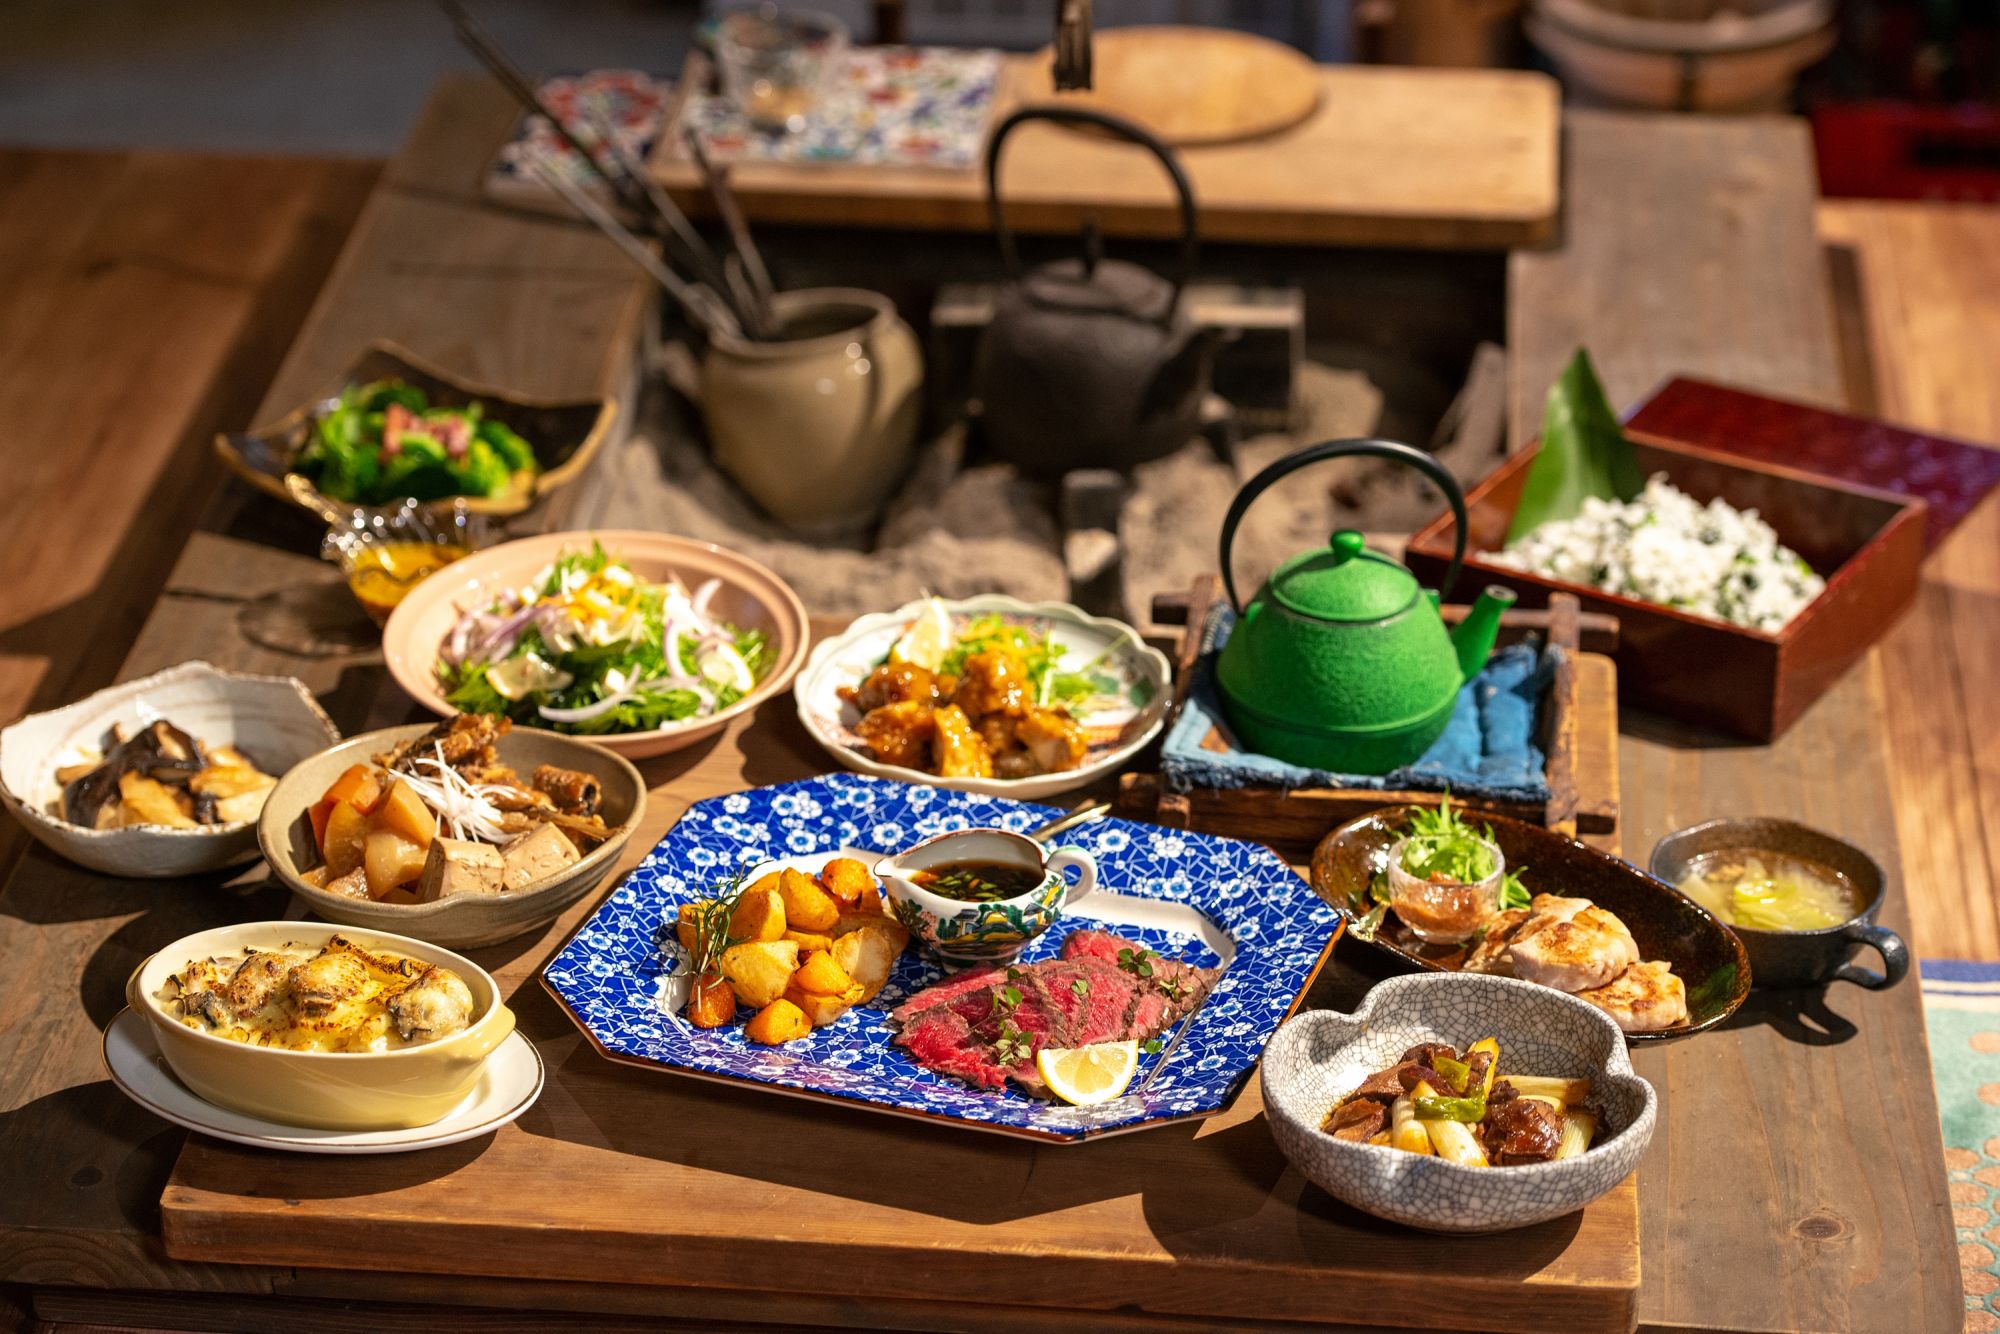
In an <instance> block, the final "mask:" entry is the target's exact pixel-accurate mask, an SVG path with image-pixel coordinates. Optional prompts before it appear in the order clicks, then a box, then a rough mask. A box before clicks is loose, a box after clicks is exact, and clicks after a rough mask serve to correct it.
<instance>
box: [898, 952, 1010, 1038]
mask: <svg viewBox="0 0 2000 1334" xmlns="http://www.w3.org/2000/svg"><path fill="white" fill-rule="evenodd" d="M999 971H1000V970H999V969H998V968H995V967H992V966H990V965H989V966H987V967H982V968H968V969H967V970H966V971H964V972H962V973H954V974H953V975H952V976H950V977H947V978H946V979H945V980H944V981H942V982H939V983H937V984H936V985H935V986H928V987H925V988H924V989H923V990H922V991H919V992H918V993H917V994H916V995H914V996H912V997H910V998H909V999H908V1000H906V1001H904V1002H903V1003H902V1004H901V1005H898V1006H897V1007H896V1008H895V1009H894V1010H891V1011H890V1012H889V1022H890V1023H892V1024H907V1023H909V1022H910V1020H911V1019H912V1018H914V1017H915V1016H916V1015H917V1013H918V1012H919V1011H922V1010H927V1009H929V1008H930V1007H931V1006H933V1005H942V1004H944V1003H945V1002H946V1001H948V1000H952V999H953V998H955V997H958V996H962V995H964V994H965V993H966V992H968V991H977V990H979V988H981V987H983V986H985V985H987V984H988V983H989V982H991V981H992V979H993V977H994V976H995V975H996V974H997V973H999Z"/></svg>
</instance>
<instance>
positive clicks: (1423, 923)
mask: <svg viewBox="0 0 2000 1334" xmlns="http://www.w3.org/2000/svg"><path fill="white" fill-rule="evenodd" d="M1489 834H1490V831H1489ZM1507 879H1508V877H1507V858H1506V856H1505V854H1503V853H1502V852H1501V851H1500V845H1499V844H1498V843H1495V842H1494V841H1493V839H1492V838H1491V837H1490V836H1482V835H1481V834H1479V833H1478V832H1477V831H1475V830H1474V829H1473V828H1472V826H1470V825H1468V824H1466V823H1465V821H1463V820H1461V819H1460V818H1459V816H1458V813H1457V812H1456V811H1454V810H1453V809H1452V808H1451V803H1450V801H1449V800H1447V801H1446V802H1445V803H1444V805H1442V806H1441V807H1439V809H1437V810H1436V811H1430V810H1420V811H1418V812H1416V813H1415V814H1414V815H1413V816H1412V817H1411V820H1410V832H1409V834H1407V835H1406V836H1404V837H1403V838H1400V839H1398V840H1397V841H1396V842H1395V844H1394V845H1393V846H1391V847H1390V849H1389V865H1388V868H1387V880H1388V891H1389V898H1388V903H1389V911H1390V912H1393V913H1395V914H1396V916H1397V918H1398V919H1400V920H1401V921H1402V923H1403V925H1404V926H1407V927H1408V928H1409V929H1410V931H1411V933H1412V934H1414V935H1415V936H1416V937H1417V938H1418V939H1419V940H1422V941H1423V942H1425V943H1426V944H1430V945H1458V944H1462V943H1464V942H1465V941H1467V940H1470V939H1471V938H1472V937H1473V936H1474V935H1476V934H1477V933H1478V931H1479V929H1480V928H1481V927H1482V926H1484V925H1485V924H1486V922H1487V919H1489V918H1491V917H1492V916H1493V915H1494V914H1495V913H1497V912H1499V911H1500V906H1501V895H1502V890H1503V888H1504V886H1505V884H1506V881H1507Z"/></svg>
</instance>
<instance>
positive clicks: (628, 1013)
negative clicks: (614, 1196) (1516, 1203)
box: [542, 774, 1340, 1143]
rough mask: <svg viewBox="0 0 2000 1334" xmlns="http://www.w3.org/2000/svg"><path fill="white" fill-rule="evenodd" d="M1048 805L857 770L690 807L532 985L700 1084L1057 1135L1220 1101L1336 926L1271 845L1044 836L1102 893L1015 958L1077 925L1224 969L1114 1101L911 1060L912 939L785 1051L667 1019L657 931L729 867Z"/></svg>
mask: <svg viewBox="0 0 2000 1334" xmlns="http://www.w3.org/2000/svg"><path fill="white" fill-rule="evenodd" d="M1061 813H1062V812H1061V811H1060V810H1059V809H1058V808H1056V807H1052V806H1037V805H1031V804H1028V803H1026V802H1020V801H1013V800H1010V799H1008V798H1005V797H990V796H982V795H979V794H976V793H969V792H953V791H948V790H945V789H942V788H934V787H926V786H921V785H912V784H905V783H899V782H893V781H890V780H887V779H880V778H871V777H868V776H866V775H863V774H830V775H827V776H825V777H821V778H813V779H807V780H806V781H804V782H799V783H788V784H785V785H783V786H780V787H766V788H756V789H753V790H751V791H749V792H739V793H735V794H733V795H731V796H726V797H714V798H711V799H710V800H707V801H703V802H698V803H696V804H695V805H694V806H693V807H691V808H690V809H689V810H688V813H687V814H686V815H684V816H682V817H681V820H680V823H678V824H676V825H675V826H674V827H673V829H671V830H669V831H668V833H667V836H666V837H665V838H664V839H662V840H660V843H659V846H657V847H655V848H654V849H653V850H652V852H651V853H649V854H648V855H647V857H646V860H645V861H644V862H642V863H641V864H640V865H639V866H638V867H636V868H634V870H633V871H632V873H631V874H630V875H629V876H627V877H626V878H625V881H624V883H622V884H620V885H619V886H618V887H617V889H615V890H613V891H612V893H611V894H610V896H609V897H607V898H606V899H605V900H604V902H603V903H602V904H601V905H600V906H599V907H598V909H597V911H596V912H595V913H594V914H592V915H591V917H590V918H589V919H588V920H587V921H585V922H584V924H583V925H582V926H581V927H579V928H578V929H577V932H576V934H575V935H574V936H572V937H571V938H570V939H569V941H568V943H566V944H565V945H564V946H563V947H562V948H561V949H560V950H559V951H557V953H556V955H555V957H554V958H553V959H551V960H550V961H549V963H548V965H547V967H545V968H544V969H543V970H542V981H543V983H544V985H546V986H547V987H548V988H549V990H550V991H552V992H553V993H554V994H555V996H556V998H557V999H558V1000H560V1001H561V1002H562V1003H563V1005H564V1006H565V1007H566V1008H567V1009H568V1010H569V1012H570V1015H571V1017H572V1018H574V1019H575V1020H576V1022H577V1024H578V1026H579V1027H581V1028H582V1029H583V1031H584V1033H585V1035H586V1036H588V1037H589V1038H590V1039H591V1041H592V1042H593V1043H595V1044H596V1046H597V1047H598V1049H599V1050H600V1051H602V1052H603V1053H604V1055H605V1056H607V1057H609V1058H611V1059H612V1060H615V1061H626V1062H630V1063H633V1064H637V1065H647V1066H657V1067H661V1068H664V1069H668V1070H674V1071H678V1072H680V1073H683V1074H689V1075H694V1076H697V1077H700V1078H705V1079H716V1080H722V1081H726V1082H730V1083H741V1084H757V1085H762V1086H764V1087H767V1088H770V1089H772V1090H773V1091H775V1092H779V1093H790V1094H794V1095H798V1096H802V1097H809V1098H821V1099H828V1100H832V1101H835V1102H843V1103H849V1104H852V1105H854V1106H857V1107H863V1108H868V1109H872V1110H875V1111H882V1112H891V1113H895V1114H898V1115H903V1116H913V1117H921V1118H924V1119H926V1120H933V1121H943V1122H955V1123H958V1124H960V1125H965V1126H969V1127H971V1128H973V1129H975V1130H987V1131H993V1132H996V1133H1000V1134H1009V1135H1016V1136H1021V1137H1024V1138H1028V1139H1034V1140H1041V1141H1048V1142H1054V1143H1076V1142H1078V1141H1081V1140H1085V1139H1091V1138H1094V1137H1097V1136H1101V1135H1109V1134H1114V1133H1119V1132H1123V1131H1128V1130H1142V1129H1145V1128H1147V1127H1149V1126H1156V1125H1164V1124H1166V1123H1167V1122H1169V1121H1178V1120H1184V1119H1187V1118H1191V1117H1201V1116H1207V1115H1210V1114H1212V1113H1214V1112H1218V1111H1221V1110H1222V1109H1223V1108H1224V1107H1227V1106H1228V1105H1229V1104H1230V1103H1231V1102H1232V1101H1233V1100H1234V1099H1235V1097H1236V1095H1237V1093H1238V1092H1240V1091H1241V1090H1242V1088H1243V1085H1244V1082H1245V1081H1246V1080H1247V1079H1248V1077H1249V1075H1250V1071H1251V1069H1252V1067H1253V1066H1255V1065H1256V1063H1257V1058H1258V1056H1260V1055H1261V1054H1262V1053H1263V1050H1264V1044H1265V1042H1266V1041H1268V1040H1269V1038H1270V1036H1271V1034H1272V1033H1273V1032H1274V1031H1275V1030H1276V1029H1277V1027H1278V1025H1279V1024H1280V1023H1282V1022H1283V1021H1284V1019H1285V1018H1286V1017H1287V1016H1288V1015H1289V1014H1291V1012H1292V1010H1293V1009H1294V1008H1295V1007H1296V1006H1297V1004H1298V1002H1299V999H1300V998H1301V997H1302V996H1303V995H1304V994H1305V991H1306V988H1307V987H1308V986H1310V985H1311V983H1312V980H1313V977H1314V976H1315V974H1317V973H1318V971H1319V968H1320V964H1321V963H1322V962H1323V961H1324V960H1325V958H1326V956H1327V953H1328V951H1329V950H1330V949H1331V948H1332V945H1333V942H1334V939H1335V938H1336V937H1337V936H1338V935H1339V934H1340V918H1339V916H1338V914H1336V913H1335V911H1334V910H1333V909H1332V908H1331V907H1330V906H1328V905H1327V903H1326V902H1325V901H1324V900H1322V899H1320V898H1319V896H1318V895H1316V894H1314V893H1313V892H1312V890H1311V889H1310V888H1309V887H1308V886H1307V885H1306V883H1305V881H1304V880H1302V879H1300V878H1299V876H1297V875H1296V874H1294V873H1293V871H1292V870H1291V868H1289V867H1288V866H1286V865H1285V864H1284V862H1282V861H1280V860H1279V858H1278V857H1277V855H1276V854H1275V853H1273V852H1271V851H1270V850H1269V849H1268V848H1265V847H1262V846H1260V845H1258V844H1255V843H1245V842H1241V841H1239V840H1236V839H1228V838H1216V837H1212V836H1210V835H1206V834H1194V833H1188V832H1185V831H1182V830H1176V829H1164V828H1161V827H1160V826H1158V825H1149V824H1141V823H1138V822H1136V821H1130V820H1105V821H1102V822H1100V823H1097V824H1093V825H1087V826H1085V827H1083V828H1080V829H1075V830H1072V831H1071V832H1069V833H1068V834H1065V835H1063V836H1062V838H1061V839H1060V840H1058V841H1059V842H1061V843H1062V844H1065V845H1069V846H1076V847H1082V848H1084V849H1086V850H1088V851H1089V852H1090V853H1092V854H1093V855H1094V856H1095V857H1096V858H1097V863H1098V868H1099V887H1098V890H1097V892H1096V893H1094V894H1092V895H1090V896H1089V897H1088V898H1086V899H1084V900H1083V901H1082V902H1081V903H1079V904H1078V906H1077V908H1076V909H1075V910H1074V911H1072V912H1069V913H1066V914H1065V915H1064V916H1063V918H1062V920H1061V921H1060V922H1058V923H1057V924H1056V925H1055V927H1053V928H1052V929H1051V930H1049V931H1048V932H1047V933H1046V934H1044V935H1043V936H1042V937H1040V938H1039V939H1037V940H1035V941H1034V942H1033V943H1031V944H1030V946H1029V947H1028V950H1027V952H1026V954H1024V955H1023V956H1022V957H1023V958H1024V959H1026V960H1034V959H1040V958H1046V957H1049V956H1051V955H1053V954H1055V953H1056V952H1057V951H1058V950H1059V949H1060V948H1061V944H1062V939H1063V937H1064V936H1066V935H1067V934H1068V933H1069V932H1070V931H1072V930H1074V929H1076V928H1078V927H1083V926H1088V927H1095V928H1100V929H1104V930H1109V931H1114V932H1116V933H1118V934H1120V935H1123V936H1127V937H1130V938H1132V939H1135V940H1139V941H1142V942H1143V943H1144V944H1145V945H1147V946H1148V947H1149V948H1151V949H1153V950H1156V951H1158V952H1159V953H1161V954H1163V955H1167V956H1169V957H1172V958H1177V959H1182V960H1184V961H1186V962H1188V963H1192V964H1198V965H1201V966H1204V967H1213V966H1216V965H1221V967H1222V969H1223V973H1222V977H1221V979H1220V980H1219V981H1218V982H1217V983H1216V986H1215V989H1214V991H1213V992H1212V994H1210V996H1209V998H1208V1000H1207V1001H1206V1002H1205V1003H1204V1004H1203V1005H1202V1006H1201V1008H1200V1009H1198V1010H1196V1011H1195V1012H1194V1014H1193V1015H1191V1016H1189V1018H1187V1019H1186V1020H1184V1021H1183V1022H1182V1023H1181V1024H1180V1025H1179V1026H1178V1027H1177V1028H1175V1029H1172V1030H1170V1031H1169V1032H1168V1033H1166V1034H1164V1035H1163V1041H1162V1045H1161V1047H1160V1049H1159V1050H1158V1051H1156V1052H1153V1053H1149V1054H1147V1055H1145V1056H1143V1057H1142V1058H1141V1060H1140V1065H1139V1071H1138V1074H1137V1075H1136V1076H1134V1078H1133V1081H1132V1086H1131V1088H1130V1090H1129V1091H1128V1092H1127V1093H1125V1094H1124V1095H1123V1096H1122V1097H1119V1098H1116V1099H1114V1100H1112V1101H1110V1102H1106V1103H1101V1104H1099V1105H1097V1106H1094V1107H1070V1106H1067V1105H1065V1104H1062V1103H1054V1102H1043V1101H1041V1100H1039V1099H1036V1098H1031V1097H1028V1096H1027V1095H1025V1094H1022V1093H1019V1092H1016V1091H1014V1090H1011V1089H1007V1090H985V1089H975V1088H972V1087H971V1086H969V1085H966V1084H961V1083H959V1082H958V1081H957V1080H954V1079H950V1078H947V1077H946V1076H943V1075H939V1074H934V1073H933V1072H931V1071H929V1070H926V1069H924V1068H923V1067H922V1066H919V1065H918V1064H916V1062H914V1061H912V1060H911V1059H910V1058H909V1056H908V1054H907V1053H905V1052H904V1051H903V1049H902V1048H900V1047H898V1046H895V1045H894V1044H893V1043H892V1042H891V1041H890V1039H891V1037H892V1036H893V1032H892V1030H891V1029H890V1027H889V1025H888V1022H887V1019H888V1014H889V1011H890V1010H892V1009H894V1008H895V1007H896V1006H897V1005H898V1004H900V1003H901V1002H902V1000H903V999H904V998H905V997H907V996H909V995H912V994H914V993H915V992H917V991H920V990H922V989H923V988H924V987H926V986H929V985H930V984H931V983H932V982H935V981H937V980H938V978H939V977H940V976H942V971H941V970H940V969H939V968H938V966H937V965H935V964H933V963H931V962H930V961H928V960H926V959H923V958H921V957H920V956H919V955H918V954H917V952H916V951H915V949H910V950H907V951H905V952H904V954H903V956H902V957H901V958H900V959H899V960H897V963H896V968H895V971H894V972H893V973H892V974H891V976H890V979H889V983H888V985H887V986H886V987H884V988H883V990H882V992H881V994H880V995H878V996H876V997H875V999H874V1000H872V1001H870V1002H868V1003H867V1004H866V1005H860V1006H856V1007H855V1008H854V1009H852V1010H850V1011H848V1012H847V1014H845V1015H843V1016H842V1017H841V1018H840V1019H838V1020H836V1021H835V1022H834V1023H832V1024H830V1025H828V1026H826V1027H825V1028H821V1029H818V1030H815V1031H814V1032H813V1034H812V1035H811V1036H810V1037H807V1038H801V1039H799V1040H798V1041H796V1042H788V1043H786V1044H785V1045H783V1046H781V1047H762V1046H759V1045H757V1044H756V1043H753V1042H751V1041H749V1040H748V1039H747V1038H745V1037H744V1036H743V1025H742V1024H741V1023H734V1024H730V1025H728V1026H726V1027H723V1028H717V1029H698V1028H695V1027H693V1026H692V1025H691V1024H689V1023H688V1022H687V1019H686V1018H685V1016H684V1015H683V1014H682V1013H681V1006H680V1005H679V1004H677V1003H676V1002H677V1001H678V1000H679V999H680V997H681V996H682V994H683V990H684V986H685V984H684V983H682V982H681V981H679V980H678V979H676V978H674V977H673V976H672V970H673V965H674V962H675V961H676V959H677V958H678V957H679V946H678V945H677V944H675V943H673V940H672V931H671V930H665V931H663V930H662V929H661V928H662V926H663V925H665V926H670V925H671V923H672V922H673V920H674V917H675V915H676V913H677V912H678V911H679V907H680V905H681V904H682V903H684V902H687V901H688V900H691V899H700V898H706V897H709V895H710V892H711V886H713V885H715V884H716V882H718V881H720V880H723V879H725V878H727V877H728V876H729V875H730V874H732V873H733V872H735V871H736V870H737V869H738V868H740V867H742V866H745V865H747V864H749V863H752V862H757V861H764V860H772V859H788V858H796V859H798V860H799V861H800V862H801V863H809V865H811V866H816V865H817V864H818V863H819V862H821V861H824V860H825V858H826V857H827V856H828V855H829V854H832V853H835V852H837V851H845V852H848V853H850V854H852V855H857V856H861V857H863V858H864V859H870V860H872V857H871V856H870V855H871V854H873V855H886V854H888V853H893V852H898V851H900V850H902V849H903V848H906V847H908V846H909V845H910V844H912V843H915V842H917V841H918V840H919V839H924V838H929V837H931V836H932V835H934V834H941V833H945V832H948V831H950V830H954V829H970V828H976V827H998V828H1002V829H1010V830H1014V831H1017V832H1025V831H1027V830H1029V829H1032V828H1034V827H1035V826H1037V825H1040V824H1042V823H1044V822H1045V821H1047V820H1049V819H1052V818H1053V817H1055V816H1057V815H1060V814H1061ZM815 854H817V856H815ZM663 938H664V942H665V943H664V944H663V943H662V939H663Z"/></svg>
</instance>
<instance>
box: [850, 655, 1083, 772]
mask: <svg viewBox="0 0 2000 1334" xmlns="http://www.w3.org/2000/svg"><path fill="white" fill-rule="evenodd" d="M840 696H841V698H842V699H845V700H847V701H848V702H849V703H851V704H853V705H854V707H855V708H857V709H859V710H861V721H860V723H859V724H857V725H856V727H855V729H854V731H855V734H856V735H857V736H859V737H860V738H861V740H862V741H863V743H865V744H866V745H867V747H868V749H869V750H870V751H871V752H873V754H874V756H875V758H876V759H878V760H881V761H882V762H883V763H884V764H895V765H901V766H902V767H904V768H906V769H921V770H924V771H925V772H927V773H933V774H936V775H938V776H939V777H941V778H993V777H996V776H997V777H1000V778H1027V777H1031V776H1033V775H1035V774H1046V773H1059V772H1061V771H1063V770H1066V769H1074V768H1077V767H1078V766H1079V765H1081V764H1082V763H1083V760H1084V756H1085V754H1086V752H1087V751H1088V750H1089V743H1088V740H1087V739H1086V738H1085V736H1084V734H1083V727H1082V726H1081V725H1080V724H1079V723H1078V722H1077V721H1076V719H1074V718H1072V717H1071V716H1070V715H1069V711H1068V710H1066V709H1062V708H1046V707H1043V706H1042V705H1040V704H1038V703H1036V702H1035V689H1034V685H1033V683H1032V682H1031V681H1030V680H1029V677H1028V668H1027V664H1026V663H1024V662H1023V661H1022V659H1021V656H1020V655H1019V654H1018V653H1015V652H1013V651H1011V650H1009V649H1005V648H993V649H985V650H983V651H981V652H978V653H974V654H972V655H971V656H969V657H967V658H966V660H965V664H964V666H963V668H962V669H961V670H960V672H959V674H958V675H957V676H950V675H945V674H938V673H933V672H930V671H927V670H926V669H924V668H923V667H920V666H918V665H916V664H914V663H908V662H887V663H884V664H882V665H881V666H880V667H877V668H876V669H875V670H874V671H873V672H870V673H869V674H868V676H867V678H866V679H864V680H863V681H862V682H861V684H860V685H858V686H854V687H843V688H842V689H841V691H840Z"/></svg>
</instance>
